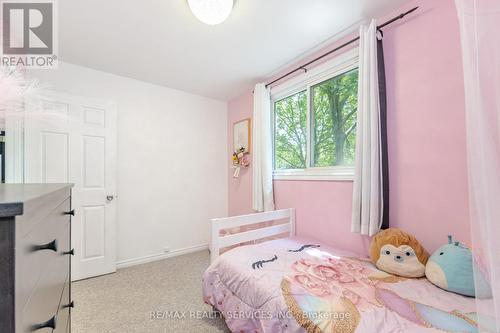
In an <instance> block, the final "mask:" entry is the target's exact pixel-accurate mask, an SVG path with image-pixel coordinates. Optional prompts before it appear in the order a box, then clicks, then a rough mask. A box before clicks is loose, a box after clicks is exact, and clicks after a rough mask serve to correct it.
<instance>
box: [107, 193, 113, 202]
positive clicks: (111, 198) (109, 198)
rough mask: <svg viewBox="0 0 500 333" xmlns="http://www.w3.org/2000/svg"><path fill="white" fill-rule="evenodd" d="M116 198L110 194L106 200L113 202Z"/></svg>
mask: <svg viewBox="0 0 500 333" xmlns="http://www.w3.org/2000/svg"><path fill="white" fill-rule="evenodd" d="M114 198H115V196H114V195H112V194H108V195H107V196H106V200H108V201H113V199H114Z"/></svg>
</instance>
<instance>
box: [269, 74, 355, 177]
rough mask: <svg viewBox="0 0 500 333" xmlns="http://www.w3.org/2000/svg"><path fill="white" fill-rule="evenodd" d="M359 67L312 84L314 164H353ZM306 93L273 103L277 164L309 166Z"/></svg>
mask: <svg viewBox="0 0 500 333" xmlns="http://www.w3.org/2000/svg"><path fill="white" fill-rule="evenodd" d="M357 88H358V70H357V69H354V70H351V71H349V72H347V73H344V74H342V75H339V76H336V77H334V78H332V79H329V80H327V81H324V82H322V83H320V84H317V85H315V86H313V87H311V92H310V95H311V107H312V111H311V131H312V133H311V134H312V135H311V141H312V151H311V154H312V156H311V164H312V166H315V167H326V166H334V165H352V164H353V163H354V157H355V145H356V111H357V107H358V101H357V90H358V89H357ZM307 109H308V108H307V93H306V91H301V92H299V93H297V94H295V95H292V96H289V97H287V98H284V99H282V100H279V101H277V102H276V103H275V104H274V114H275V168H276V169H302V168H306V166H307V136H308V133H307V112H308V111H307Z"/></svg>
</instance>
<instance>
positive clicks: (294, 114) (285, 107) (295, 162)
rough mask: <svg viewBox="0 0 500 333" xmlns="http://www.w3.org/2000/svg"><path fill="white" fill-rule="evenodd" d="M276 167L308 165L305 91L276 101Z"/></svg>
mask: <svg viewBox="0 0 500 333" xmlns="http://www.w3.org/2000/svg"><path fill="white" fill-rule="evenodd" d="M274 116H275V119H276V125H275V132H274V140H275V141H274V147H275V148H274V151H275V159H274V161H275V162H274V163H275V164H274V165H275V169H304V168H305V167H306V165H307V94H306V92H305V91H301V92H298V93H296V94H295V95H292V96H289V97H286V98H283V99H282V100H279V101H277V102H275V103H274Z"/></svg>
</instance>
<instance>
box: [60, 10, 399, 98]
mask: <svg viewBox="0 0 500 333" xmlns="http://www.w3.org/2000/svg"><path fill="white" fill-rule="evenodd" d="M405 2H407V0H377V1H374V0H314V1H311V0H236V1H235V5H234V8H233V12H232V14H231V16H230V17H229V18H228V19H227V21H225V22H224V23H222V24H220V25H216V26H209V25H205V24H203V23H201V22H199V21H198V20H197V19H196V18H195V17H194V16H193V15H192V14H191V12H190V10H189V7H188V5H187V0H140V1H137V0H85V1H82V0H64V1H59V2H58V3H59V41H60V44H59V45H60V49H59V53H60V59H61V60H62V61H65V62H69V63H73V64H77V65H82V66H86V67H90V68H94V69H98V70H101V71H106V72H110V73H113V74H117V75H121V76H125V77H129V78H134V79H138V80H142V81H147V82H151V83H155V84H159V85H163V86H167V87H170V88H175V89H180V90H184V91H188V92H191V93H195V94H199V95H202V96H207V97H211V98H215V99H219V100H230V99H232V98H234V97H237V96H238V95H240V94H241V93H243V92H245V91H248V90H250V89H252V86H253V84H255V83H256V82H258V81H259V80H263V79H265V78H267V77H269V76H270V75H271V74H273V73H275V72H276V71H277V70H278V69H280V68H283V66H284V65H285V64H287V63H290V62H292V61H294V60H297V59H298V58H299V57H300V56H303V55H304V54H305V53H307V52H308V51H310V50H311V49H314V48H316V47H318V46H319V45H322V44H324V43H325V42H326V41H328V40H329V39H331V38H332V37H333V36H335V35H337V34H339V33H342V32H343V31H345V30H346V29H349V28H350V27H353V25H356V24H358V23H359V22H360V21H361V20H363V19H366V18H370V17H378V16H381V15H383V14H385V13H387V12H388V11H391V10H393V9H396V8H397V7H399V6H401V5H402V4H404V3H405Z"/></svg>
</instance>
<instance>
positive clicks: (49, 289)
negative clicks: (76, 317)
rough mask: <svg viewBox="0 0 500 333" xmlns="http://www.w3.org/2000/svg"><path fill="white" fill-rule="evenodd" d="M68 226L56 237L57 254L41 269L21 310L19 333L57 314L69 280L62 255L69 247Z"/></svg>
mask: <svg viewBox="0 0 500 333" xmlns="http://www.w3.org/2000/svg"><path fill="white" fill-rule="evenodd" d="M69 230H70V228H69V225H67V226H66V228H64V229H61V230H60V232H59V234H58V235H57V237H58V239H61V242H60V245H61V248H60V250H59V251H58V253H57V254H56V255H55V256H54V257H53V258H52V259H51V260H49V261H48V262H47V264H46V266H45V267H43V269H42V272H41V277H40V279H39V281H38V283H36V285H35V287H34V290H33V292H32V294H31V297H30V298H29V300H28V302H27V303H26V305H25V306H24V309H22V310H21V323H22V324H21V325H22V330H21V332H30V331H32V328H33V325H36V324H41V323H43V322H45V321H47V320H49V319H50V318H52V317H53V316H54V315H55V314H56V313H57V312H58V307H59V304H60V301H61V295H62V293H63V289H64V286H65V284H66V281H67V280H68V279H69V260H70V258H69V256H68V255H63V254H62V252H63V251H67V248H68V247H69Z"/></svg>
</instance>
